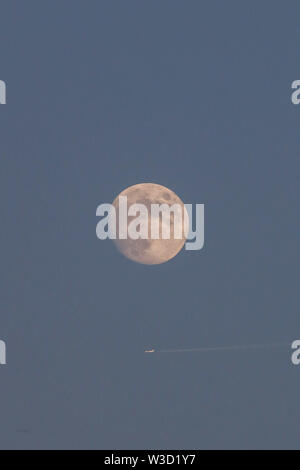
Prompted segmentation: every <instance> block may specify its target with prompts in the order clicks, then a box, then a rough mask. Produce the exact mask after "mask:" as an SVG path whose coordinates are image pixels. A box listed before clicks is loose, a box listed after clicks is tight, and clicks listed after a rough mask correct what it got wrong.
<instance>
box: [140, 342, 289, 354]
mask: <svg viewBox="0 0 300 470" xmlns="http://www.w3.org/2000/svg"><path fill="white" fill-rule="evenodd" d="M287 346H290V343H272V344H246V345H235V346H210V347H202V348H190V349H148V350H145V351H144V352H145V353H184V352H209V351H234V350H243V349H275V348H283V347H287Z"/></svg>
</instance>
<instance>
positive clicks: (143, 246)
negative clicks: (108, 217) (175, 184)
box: [113, 183, 188, 265]
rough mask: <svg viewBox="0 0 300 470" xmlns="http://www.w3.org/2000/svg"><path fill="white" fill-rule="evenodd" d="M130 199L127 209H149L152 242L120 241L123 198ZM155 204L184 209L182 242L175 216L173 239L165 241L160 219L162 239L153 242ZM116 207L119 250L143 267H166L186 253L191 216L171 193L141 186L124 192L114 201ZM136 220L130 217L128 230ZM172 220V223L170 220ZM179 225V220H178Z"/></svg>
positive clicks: (128, 239) (150, 239) (159, 188)
mask: <svg viewBox="0 0 300 470" xmlns="http://www.w3.org/2000/svg"><path fill="white" fill-rule="evenodd" d="M120 196H127V206H128V208H129V207H130V205H132V204H135V203H138V204H144V205H145V206H146V207H147V209H148V217H149V218H148V221H149V222H148V234H149V236H148V238H147V239H142V238H138V239H137V240H134V239H132V238H130V237H127V239H125V240H123V239H120V238H118V233H119V197H120ZM151 204H168V206H172V205H173V204H178V205H180V208H181V210H180V212H181V211H182V214H184V223H183V224H182V232H180V233H182V236H181V238H174V225H176V223H175V224H174V214H173V213H172V212H171V213H169V223H170V228H171V229H170V238H169V239H162V236H161V233H162V217H161V215H160V219H159V239H153V238H151V232H150V226H151V212H150V211H151ZM113 205H114V207H115V209H116V222H117V224H116V225H117V238H116V239H115V240H113V241H114V243H115V245H116V247H117V248H118V250H119V251H120V252H121V253H122V254H123V255H124V256H126V257H127V258H129V259H130V260H132V261H135V262H137V263H141V264H148V265H153V264H162V263H165V262H167V261H169V260H170V259H172V258H174V257H175V256H176V255H177V254H178V253H179V252H180V250H181V249H182V247H183V246H184V244H185V241H186V236H185V234H186V224H188V214H187V211H186V209H185V207H184V203H183V202H182V200H181V199H180V198H179V197H178V196H177V195H176V194H175V193H174V192H173V191H171V189H168V188H166V187H165V186H161V185H160V184H155V183H140V184H135V185H133V186H130V187H128V188H126V189H124V190H123V191H122V192H121V193H120V194H119V195H118V196H117V197H116V198H115V200H114V202H113ZM133 219H135V217H133V216H128V221H127V227H126V228H125V229H126V233H127V229H128V225H129V224H130V222H131V220H133ZM170 219H171V220H170ZM175 221H176V219H175Z"/></svg>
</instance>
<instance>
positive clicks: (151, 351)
mask: <svg viewBox="0 0 300 470" xmlns="http://www.w3.org/2000/svg"><path fill="white" fill-rule="evenodd" d="M144 352H145V353H154V352H155V349H146V350H145V351H144Z"/></svg>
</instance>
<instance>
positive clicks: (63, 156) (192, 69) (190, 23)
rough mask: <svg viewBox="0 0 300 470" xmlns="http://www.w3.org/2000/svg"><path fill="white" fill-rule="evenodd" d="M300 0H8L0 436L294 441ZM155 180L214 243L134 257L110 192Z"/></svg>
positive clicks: (100, 443)
mask: <svg viewBox="0 0 300 470" xmlns="http://www.w3.org/2000/svg"><path fill="white" fill-rule="evenodd" d="M299 14H300V5H299V2H298V1H291V0H290V1H287V2H283V1H265V2H260V1H251V2H250V1H242V2H241V1H232V0H228V1H227V2H222V1H212V0H209V1H208V0H207V1H192V0H189V1H187V2H184V1H177V0H172V1H171V0H165V1H163V2H161V1H158V0H152V1H147V2H146V1H143V2H141V1H136V0H127V1H108V0H107V1H94V0H90V1H88V2H84V1H78V0H73V1H70V0H68V1H66V0H63V1H61V0H60V1H58V0H52V1H51V2H50V1H47V2H40V1H33V0H28V1H26V2H21V1H16V0H9V1H2V2H1V4H0V79H1V80H5V82H6V84H7V104H6V105H2V106H1V107H0V154H1V161H0V211H1V231H0V240H1V284H0V285H1V287H0V289H1V292H0V294H1V295H0V339H4V340H5V341H6V344H7V362H8V364H7V365H6V366H0V389H1V399H0V416H1V419H0V447H1V448H6V449H14V448H35V449H39V448H72V449H73V448H98V449H130V448H131V449H133V448H136V449H140V448H141V449H143V448H146V449H153V448H160V449H164V448H165V449H171V448H172V449H176V448H181V449H184V448H189V449H194V448H200V449H215V448H297V447H299V437H298V434H299V432H298V430H299V420H300V411H299V386H300V367H299V368H298V367H296V366H293V365H292V363H291V361H290V350H289V347H287V348H283V349H278V350H257V351H253V350H249V351H246V350H244V351H235V350H233V351H226V352H207V353H186V354H166V355H145V354H143V350H144V349H145V348H147V347H154V348H158V349H168V348H181V347H182V348H193V347H205V346H215V345H217V346H222V345H235V344H250V343H272V342H278V341H279V342H282V341H283V342H285V341H286V342H287V343H289V342H290V341H292V340H294V339H298V338H299V336H300V328H299V326H300V320H299V318H300V317H299V299H300V297H299V229H300V224H299V176H300V162H299V123H300V106H299V107H297V106H294V105H292V103H291V100H290V95H291V90H290V86H291V83H292V81H293V80H296V79H300V68H299V64H300V56H299V43H300V23H299ZM145 181H146V182H155V183H158V184H162V185H165V186H167V187H169V188H170V189H172V190H173V191H175V192H176V193H177V194H178V195H179V196H180V197H181V198H182V199H183V201H184V202H186V203H193V204H195V203H204V204H205V208H206V213H205V223H206V230H205V247H204V249H203V250H201V251H198V252H192V251H190V252H188V251H182V252H181V253H180V254H179V255H178V256H177V257H176V258H174V259H173V260H171V261H170V262H168V263H166V264H163V265H160V266H143V265H139V264H135V263H133V262H131V261H129V260H127V259H126V258H124V257H123V256H122V255H121V254H119V253H118V252H117V251H116V249H115V247H114V245H113V243H112V242H111V241H109V240H108V241H100V240H98V239H97V238H96V233H95V229H96V223H97V219H96V216H95V213H96V207H97V206H98V204H100V203H102V202H111V201H112V200H113V199H114V197H115V196H116V195H117V194H118V193H119V192H120V191H121V190H123V189H124V188H126V187H127V186H130V185H132V184H137V183H140V182H145Z"/></svg>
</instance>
